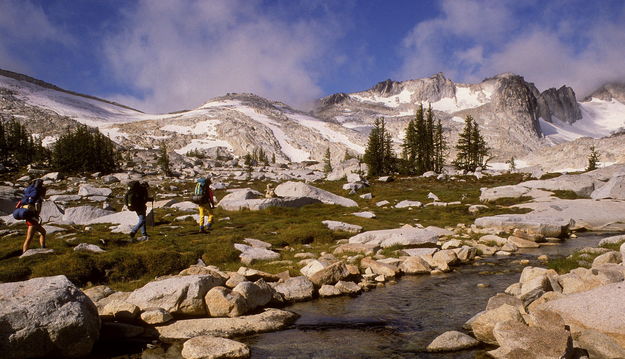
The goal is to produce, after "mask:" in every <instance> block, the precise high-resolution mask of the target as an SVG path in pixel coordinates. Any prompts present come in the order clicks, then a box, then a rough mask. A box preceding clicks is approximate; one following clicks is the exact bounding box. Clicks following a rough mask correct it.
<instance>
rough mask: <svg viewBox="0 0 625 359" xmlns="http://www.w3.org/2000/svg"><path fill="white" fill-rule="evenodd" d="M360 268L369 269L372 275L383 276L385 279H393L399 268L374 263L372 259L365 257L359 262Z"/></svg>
mask: <svg viewBox="0 0 625 359" xmlns="http://www.w3.org/2000/svg"><path fill="white" fill-rule="evenodd" d="M360 266H361V267H363V268H371V270H372V271H373V273H375V274H378V275H383V276H385V277H394V276H396V275H397V272H399V268H397V267H396V266H394V265H392V264H387V263H383V262H380V261H376V260H375V259H373V258H370V257H365V258H363V259H362V260H361V261H360Z"/></svg>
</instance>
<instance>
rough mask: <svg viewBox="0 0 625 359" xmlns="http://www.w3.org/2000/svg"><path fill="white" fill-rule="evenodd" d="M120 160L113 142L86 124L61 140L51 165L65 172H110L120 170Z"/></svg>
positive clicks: (69, 132)
mask: <svg viewBox="0 0 625 359" xmlns="http://www.w3.org/2000/svg"><path fill="white" fill-rule="evenodd" d="M118 158H119V156H118V155H117V151H116V150H115V145H114V144H113V141H111V139H109V138H108V137H106V136H104V135H103V134H101V133H100V132H99V131H98V130H97V129H94V128H89V127H87V126H84V125H83V126H78V127H77V128H76V129H75V130H73V131H71V130H68V131H67V132H66V133H65V134H63V135H61V137H59V139H58V140H57V141H56V143H55V144H54V147H53V150H52V159H51V165H52V167H53V168H55V169H56V170H57V171H59V172H63V173H80V172H104V173H110V172H112V171H114V170H115V169H116V168H117V161H118Z"/></svg>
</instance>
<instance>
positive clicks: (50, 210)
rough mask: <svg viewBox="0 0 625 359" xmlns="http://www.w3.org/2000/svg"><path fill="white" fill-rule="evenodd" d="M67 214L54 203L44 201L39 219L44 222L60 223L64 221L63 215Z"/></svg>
mask: <svg viewBox="0 0 625 359" xmlns="http://www.w3.org/2000/svg"><path fill="white" fill-rule="evenodd" d="M64 214H65V210H63V208H61V207H59V205H57V204H56V203H54V202H53V201H43V203H42V204H41V212H40V213H39V217H40V218H41V221H42V222H44V223H45V222H60V221H62V220H63V215H64Z"/></svg>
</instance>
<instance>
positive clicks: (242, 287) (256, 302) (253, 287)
mask: <svg viewBox="0 0 625 359" xmlns="http://www.w3.org/2000/svg"><path fill="white" fill-rule="evenodd" d="M232 292H233V293H239V294H240V295H241V296H242V297H243V298H244V299H245V302H246V304H247V308H248V309H249V310H253V309H256V308H258V307H264V306H265V305H266V304H267V303H269V302H270V301H271V299H272V298H273V294H274V292H275V291H274V289H273V288H271V287H270V286H269V284H267V282H265V281H264V280H263V279H259V280H257V281H256V282H254V283H252V282H248V281H245V282H241V283H239V284H237V286H236V287H234V289H233V290H232Z"/></svg>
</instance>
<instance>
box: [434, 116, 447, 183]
mask: <svg viewBox="0 0 625 359" xmlns="http://www.w3.org/2000/svg"><path fill="white" fill-rule="evenodd" d="M433 138H434V143H433V151H434V156H433V168H432V169H433V171H434V172H436V173H441V172H442V171H443V166H444V165H445V158H446V157H447V142H446V141H445V136H444V134H443V126H442V125H441V120H440V119H438V121H437V122H436V126H435V127H434V133H433Z"/></svg>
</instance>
